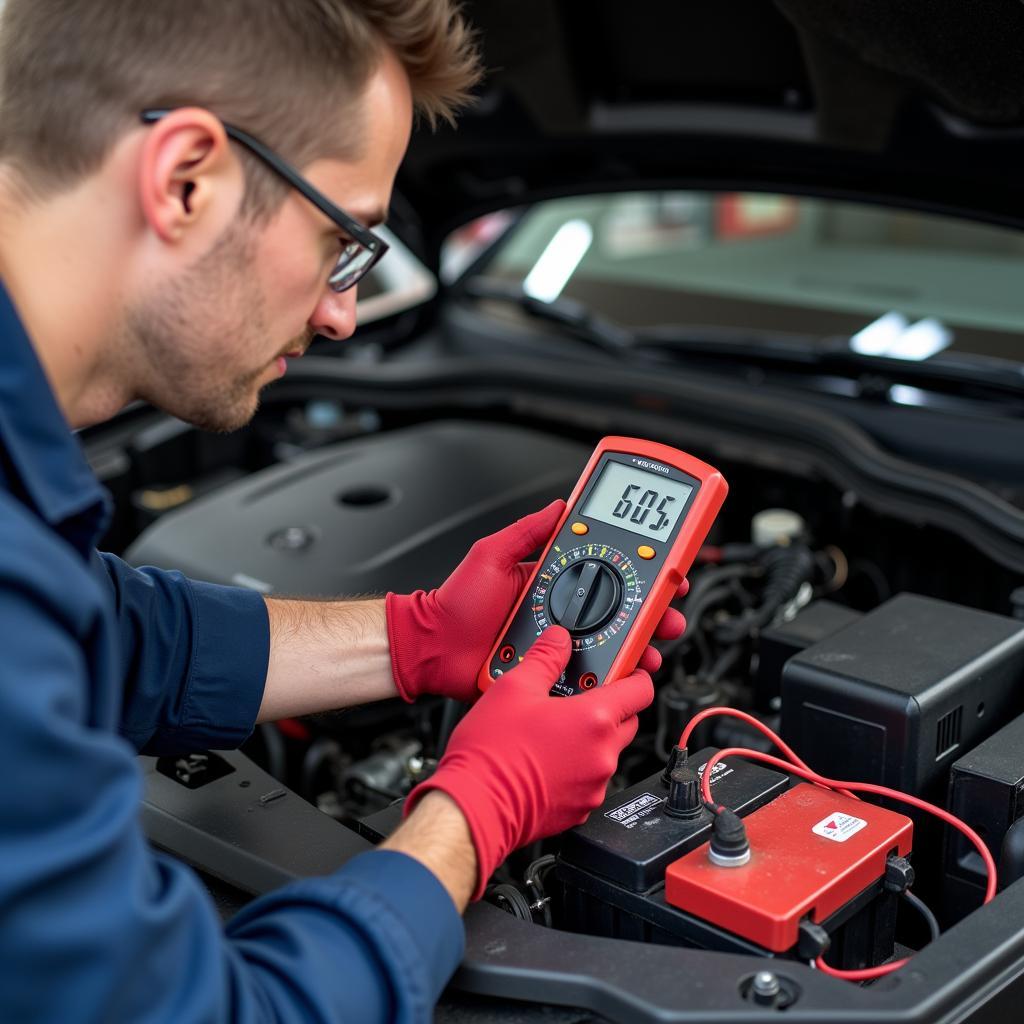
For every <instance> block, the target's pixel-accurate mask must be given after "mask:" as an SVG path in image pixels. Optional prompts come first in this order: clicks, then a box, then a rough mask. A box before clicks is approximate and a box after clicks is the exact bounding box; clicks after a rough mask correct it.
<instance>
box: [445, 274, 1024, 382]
mask: <svg viewBox="0 0 1024 1024" xmlns="http://www.w3.org/2000/svg"><path fill="white" fill-rule="evenodd" d="M460 291H461V293H462V294H463V295H466V296H468V297H470V298H474V299H482V300H496V301H499V302H509V303H512V304H514V305H515V306H517V307H518V308H519V309H521V310H522V311H523V312H525V313H527V314H528V315H529V316H532V317H535V318H537V319H538V320H543V321H545V322H546V323H550V324H555V325H557V326H559V327H561V328H563V329H564V330H565V331H566V332H567V333H568V334H569V335H571V336H572V337H573V338H575V339H577V340H579V341H582V342H583V343H585V344H587V345H589V346H591V347H593V348H595V349H598V350H599V351H602V352H605V353H608V354H610V355H613V356H616V357H621V356H623V355H625V354H627V353H628V354H629V355H630V356H632V357H634V358H636V357H655V358H656V357H657V356H661V357H662V358H661V359H658V360H656V361H657V362H658V363H659V364H660V365H665V360H666V359H669V360H671V359H675V358H677V357H680V356H683V357H692V356H698V357H707V358H710V359H714V360H722V359H730V358H733V359H736V358H739V359H746V360H751V359H753V360H756V361H759V362H762V363H767V364H772V365H778V366H788V367H791V368H794V369H801V370H804V371H808V370H809V371H812V372H815V373H821V374H826V373H832V374H836V375H841V376H845V377H862V376H865V375H873V376H875V377H879V378H882V377H891V378H893V379H894V382H895V381H897V380H898V381H899V382H901V383H910V384H920V385H925V386H927V385H929V384H930V385H933V386H934V385H943V386H949V385H960V386H962V385H964V384H971V385H974V386H980V387H983V388H985V389H989V390H995V391H999V392H1002V393H1004V394H1007V395H1013V396H1015V397H1020V396H1022V395H1024V366H1020V365H1018V364H1016V363H1012V362H1010V361H1009V360H1002V359H995V358H992V357H986V356H975V355H969V354H962V353H948V352H947V353H943V354H942V355H939V356H932V357H931V358H930V359H928V360H924V361H921V362H915V361H913V360H907V359H895V358H891V357H885V356H875V355H864V354H862V353H858V352H854V351H853V350H852V349H851V348H850V339H849V338H847V337H844V336H833V337H827V336H818V335H808V334H787V333H784V332H781V331H757V332H753V331H743V330H737V329H735V328H729V327H715V326H696V325H694V326H691V325H682V324H679V325H673V324H666V325H662V326H658V327H643V328H637V329H635V330H634V329H630V328H627V327H623V326H622V325H620V324H617V323H615V322H614V321H612V320H610V319H609V318H608V317H606V316H604V315H603V314H601V313H598V312H596V311H595V310H593V309H591V308H590V307H589V306H587V305H586V304H585V303H583V302H579V301H577V300H576V299H569V298H566V297H564V296H560V297H559V298H557V299H555V300H553V301H550V302H548V301H544V300H541V299H536V298H533V297H532V296H530V295H528V294H526V293H525V292H524V291H523V289H522V286H521V285H520V284H518V283H514V282H504V281H495V280H493V279H485V278H482V277H475V278H471V279H469V280H467V281H465V282H463V283H462V285H461V287H460Z"/></svg>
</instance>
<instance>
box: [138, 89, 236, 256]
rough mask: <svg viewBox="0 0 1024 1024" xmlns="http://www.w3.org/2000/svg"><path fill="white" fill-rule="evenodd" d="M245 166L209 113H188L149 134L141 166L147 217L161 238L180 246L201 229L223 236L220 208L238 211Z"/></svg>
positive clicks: (170, 118) (194, 110)
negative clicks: (213, 231) (210, 229)
mask: <svg viewBox="0 0 1024 1024" xmlns="http://www.w3.org/2000/svg"><path fill="white" fill-rule="evenodd" d="M244 187H245V182H244V173H243V171H242V166H241V164H240V163H239V161H238V160H237V158H235V156H234V155H233V154H232V152H231V147H230V145H229V143H228V137H227V134H226V133H225V131H224V126H223V125H222V124H221V122H220V121H219V120H218V119H217V118H216V117H214V116H213V114H211V113H210V112H209V111H207V110H202V109H199V108H197V107H183V108H181V109H179V110H173V111H171V113H169V114H167V115H166V116H164V117H162V118H161V119H160V120H159V121H156V122H155V123H154V124H153V125H152V126H150V127H149V128H148V129H147V136H146V139H145V141H144V143H143V146H142V152H141V155H140V160H139V198H140V203H141V207H142V213H143V216H144V217H145V219H146V222H147V223H148V224H149V226H150V227H151V228H152V229H153V231H154V232H155V233H156V234H157V236H158V237H159V238H161V239H162V240H163V241H165V242H170V243H177V242H179V241H181V240H182V239H183V238H184V237H185V236H186V235H187V234H188V233H189V232H190V231H191V230H193V229H195V228H196V227H205V226H206V225H208V224H209V225H210V226H211V228H212V227H217V233H219V230H220V226H222V224H220V225H219V226H218V225H215V224H210V222H211V221H217V222H218V223H219V222H221V221H222V220H226V219H228V218H224V217H223V214H221V215H218V216H215V215H214V207H215V205H218V206H220V208H221V210H223V208H224V205H223V204H224V203H225V202H227V203H229V204H230V205H231V208H232V211H233V210H234V208H235V207H237V205H238V203H239V202H240V201H241V197H242V193H243V191H244Z"/></svg>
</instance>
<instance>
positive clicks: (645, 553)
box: [636, 544, 657, 558]
mask: <svg viewBox="0 0 1024 1024" xmlns="http://www.w3.org/2000/svg"><path fill="white" fill-rule="evenodd" d="M636 553H637V554H638V555H639V556H640V557H641V558H653V557H654V556H655V555H656V554H657V552H656V551H655V550H654V548H652V547H651V546H650V545H649V544H641V545H640V547H638V548H637V549H636Z"/></svg>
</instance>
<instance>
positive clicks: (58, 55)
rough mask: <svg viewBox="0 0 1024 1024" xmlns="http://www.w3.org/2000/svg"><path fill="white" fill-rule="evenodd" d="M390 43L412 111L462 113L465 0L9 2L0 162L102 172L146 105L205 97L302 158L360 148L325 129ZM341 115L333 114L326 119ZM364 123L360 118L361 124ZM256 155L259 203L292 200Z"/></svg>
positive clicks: (253, 184) (49, 187) (61, 176)
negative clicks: (403, 72)
mask: <svg viewBox="0 0 1024 1024" xmlns="http://www.w3.org/2000/svg"><path fill="white" fill-rule="evenodd" d="M382 47H390V48H391V49H392V50H393V51H394V53H395V55H396V56H397V57H398V59H399V61H400V62H401V64H402V65H403V67H404V68H405V70H406V73H407V74H408V76H409V81H410V84H411V86H412V92H413V102H414V105H415V108H416V110H417V112H418V113H419V114H420V115H422V116H424V117H425V118H426V119H427V120H428V121H429V122H430V124H431V125H432V126H433V125H435V124H436V122H437V121H438V120H439V119H443V120H447V121H451V120H453V117H454V113H455V111H456V109H457V108H458V107H460V106H461V105H463V104H464V103H465V102H466V101H467V99H468V96H469V91H470V89H471V88H472V86H473V85H474V84H475V83H476V81H477V79H478V77H479V65H478V57H477V52H476V46H475V42H474V39H473V36H472V33H471V31H470V29H469V28H468V26H467V24H466V22H465V20H464V19H463V17H462V15H461V13H460V10H459V7H458V5H457V3H456V2H455V0H6V4H5V6H4V10H3V14H2V20H0V160H4V161H6V162H8V163H9V164H10V165H12V166H13V167H14V169H15V170H16V171H17V173H18V174H19V177H20V178H21V179H22V181H23V183H24V184H25V185H26V186H27V187H28V189H29V190H30V191H31V192H32V193H34V194H36V195H40V194H48V193H50V192H54V191H59V190H60V189H61V188H64V187H68V186H70V185H72V184H73V183H75V182H76V181H77V180H79V179H80V178H82V177H84V176H86V175H87V174H89V173H91V172H93V171H95V170H96V169H98V168H99V166H100V165H101V163H102V161H103V160H104V158H105V157H106V155H107V154H108V152H109V151H110V149H111V147H112V146H113V144H114V142H115V141H116V140H117V138H118V137H119V136H120V135H121V134H122V133H123V132H125V131H126V130H128V129H129V128H130V127H132V126H133V125H137V124H138V123H139V120H138V117H139V113H140V111H142V110H143V109H145V108H148V107H174V106H183V105H189V106H199V107H204V108H206V109H208V110H210V111H211V112H213V113H214V114H216V115H217V116H218V117H220V118H222V119H223V120H225V121H228V122H231V123H234V124H237V125H238V126H240V127H242V128H245V129H246V130H247V131H249V132H251V133H252V134H253V135H255V136H257V137H258V138H260V139H262V140H263V141H264V142H266V143H267V145H269V146H271V147H272V148H274V149H276V150H277V151H278V152H280V153H281V155H282V156H284V157H285V158H286V159H288V160H290V161H292V162H293V163H295V164H297V165H298V166H299V167H302V166H304V165H306V164H308V163H310V162H312V161H313V160H315V159H318V158H319V157H324V156H339V157H343V158H345V157H348V158H351V157H353V156H355V155H356V153H357V151H358V148H359V144H360V138H361V132H360V125H359V124H358V123H353V124H352V125H351V129H350V131H349V135H348V138H347V139H345V140H344V141H343V142H341V143H340V148H339V140H338V139H337V137H336V135H337V133H336V132H324V131H323V126H324V125H325V124H331V123H335V124H336V123H338V120H339V113H340V112H341V111H343V110H344V108H345V105H346V104H347V103H349V104H352V106H353V107H355V105H356V104H355V100H357V99H358V97H359V95H360V93H361V90H362V88H363V87H364V86H365V85H366V83H367V81H368V79H369V77H370V75H371V74H372V72H373V70H374V69H375V67H376V66H377V63H378V61H379V60H380V57H381V54H382V52H383V51H382ZM332 118H333V119H334V121H333V122H332V120H331V119H332ZM354 120H355V119H353V121H354ZM254 171H255V164H254V162H253V161H252V160H250V159H248V158H247V159H246V174H247V179H248V183H249V188H248V193H249V196H248V198H249V199H250V200H253V199H258V198H260V197H258V196H256V195H254V193H262V200H261V201H260V202H257V203H255V204H253V203H252V202H250V203H249V207H250V209H252V208H253V206H254V205H255V206H264V207H265V206H266V205H267V203H269V202H272V197H271V193H273V194H274V195H281V194H283V190H281V189H279V188H277V187H276V186H275V185H273V184H271V183H270V181H269V175H267V174H265V173H263V172H259V173H258V174H254Z"/></svg>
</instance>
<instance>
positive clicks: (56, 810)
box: [0, 289, 463, 1024]
mask: <svg viewBox="0 0 1024 1024" xmlns="http://www.w3.org/2000/svg"><path fill="white" fill-rule="evenodd" d="M71 329H73V327H72V328H71ZM108 514H109V513H108V497H107V495H106V493H105V491H104V490H103V488H102V487H101V486H100V484H99V482H98V481H97V480H96V478H95V476H94V475H93V473H92V472H91V470H90V468H89V466H88V464H87V463H86V461H85V458H84V456H83V454H82V451H81V448H80V447H79V444H78V441H77V440H76V438H75V437H74V435H73V434H72V433H71V431H70V430H69V429H68V426H67V423H66V421H65V419H64V418H63V416H62V414H61V412H60V409H59V408H58V406H57V403H56V400H55V398H54V396H53V393H52V391H51V389H50V387H49V384H48V382H47V380H46V377H45V375H44V373H43V370H42V367H41V366H40V364H39V361H38V359H37V358H36V355H35V351H34V349H33V347H32V345H31V343H30V342H29V339H28V337H27V335H26V333H25V330H24V328H23V327H22V325H21V322H20V320H19V318H18V315H17V313H16V311H15V309H14V307H13V305H12V304H11V301H10V299H9V298H8V296H7V295H6V293H5V292H3V290H2V289H0V544H2V550H0V778H2V784H0V1021H3V1022H5V1024H15V1022H18V1024H20V1022H22V1021H52V1022H54V1024H86V1022H91V1021H104V1022H116V1024H135V1022H141V1021H145V1022H149V1024H156V1022H166V1024H172V1022H173V1024H191V1022H199V1021H202V1022H210V1024H213V1022H218V1021H237V1022H246V1024H248V1022H253V1024H255V1022H270V1021H274V1022H293V1021H302V1022H303V1024H307V1022H311V1021H312V1022H320V1021H344V1022H346V1024H347V1022H354V1021H384V1020H400V1021H428V1020H430V1019H431V1016H432V1008H433V1005H434V1002H435V1001H436V999H437V997H438V995H439V994H440V992H441V989H442V988H443V986H444V984H445V982H446V981H447V979H448V977H449V976H450V974H451V973H452V971H453V970H454V969H455V966H456V965H457V963H458V961H459V959H460V957H461V955H462V947H463V931H462V922H461V920H460V918H459V915H458V913H457V912H456V910H455V907H454V905H453V903H452V901H451V899H450V898H449V896H448V894H447V893H446V891H445V890H444V889H443V888H442V887H441V885H440V883H439V882H438V881H437V879H436V878H435V877H434V876H433V875H432V874H431V873H430V872H429V871H427V870H426V868H424V867H423V866H422V865H420V864H419V863H418V862H417V861H416V860H414V859H412V858H411V857H407V856H405V855H404V854H400V853H394V852H388V851H374V852H371V853H366V854H363V855H362V856H360V857H358V858H356V859H355V860H353V861H352V862H350V863H349V864H347V865H346V866H345V867H343V868H341V869H340V870H338V871H337V872H335V873H334V874H332V875H328V876H326V877H323V878H314V879H309V880H304V881H301V882H298V883H296V884H293V885H289V886H287V887H285V888H282V889H280V890H278V891H276V892H274V893H271V894H270V895H268V896H265V897H263V898H261V899H258V900H256V901H254V902H253V903H251V904H249V905H248V906H247V907H245V909H243V910H242V912H241V913H240V914H238V915H237V916H236V917H235V918H233V919H232V920H231V921H230V922H229V923H228V925H227V926H226V928H224V927H222V925H221V923H220V921H219V919H218V917H217V914H216V912H215V910H214V908H213V906H212V903H211V901H210V900H209V898H208V896H207V894H206V892H205V890H204V889H203V888H202V886H201V884H200V883H199V881H198V879H197V878H196V877H195V875H194V874H193V873H192V872H191V871H190V870H189V869H188V868H186V867H184V866H182V865H181V864H179V863H177V862H175V861H174V860H172V859H170V858H168V857H165V856H163V855H161V854H160V853H157V852H154V851H153V850H151V849H150V848H149V847H148V846H147V844H146V840H145V838H144V837H143V833H142V830H141V828H140V826H139V820H138V810H139V800H140V797H141V793H142V785H141V774H140V771H139V768H138V766H137V762H136V758H135V755H136V754H137V753H138V752H140V751H141V752H144V753H149V754H165V753H178V752H181V751H182V750H186V749H188V750H196V749H203V748H209V747H212V748H226V747H234V746H237V745H238V744H239V743H241V742H242V741H243V740H244V739H245V738H246V737H247V736H248V735H249V733H250V732H251V730H252V728H253V725H254V722H255V719H256V714H257V711H258V709H259V705H260V700H261V698H262V695H263V686H264V682H265V679H266V672H267V661H268V654H269V647H270V637H269V627H268V623H267V612H266V607H265V605H264V603H263V599H262V598H261V597H260V596H259V595H258V594H256V593H253V592H249V591H245V590H238V589H233V588H228V587H217V586H212V585H210V584H205V583H198V582H194V581H191V580H188V579H186V578H185V577H183V576H182V575H181V574H179V573H173V572H163V571H159V570H155V569H144V570H137V569H133V568H131V567H129V566H128V565H126V564H125V563H124V562H122V561H121V560H120V559H117V558H115V557H113V556H111V555H101V554H98V553H97V552H96V551H95V550H94V545H95V543H96V540H97V539H98V537H99V536H100V535H101V534H102V532H103V529H104V524H105V523H106V521H107V517H108Z"/></svg>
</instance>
